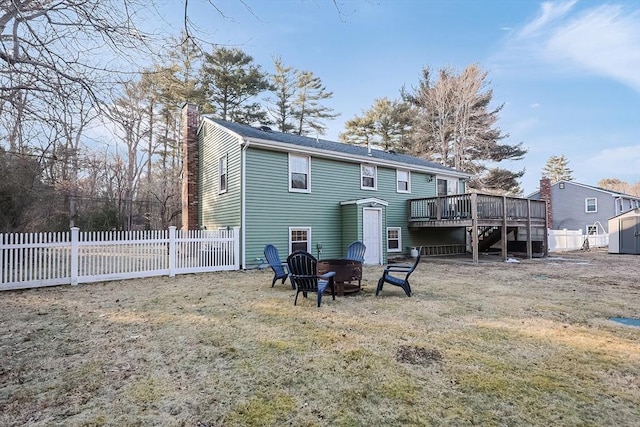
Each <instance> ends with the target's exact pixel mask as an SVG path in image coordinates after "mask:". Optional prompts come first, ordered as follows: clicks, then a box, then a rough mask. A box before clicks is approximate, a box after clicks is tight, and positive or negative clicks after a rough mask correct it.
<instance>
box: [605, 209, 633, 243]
mask: <svg viewBox="0 0 640 427" xmlns="http://www.w3.org/2000/svg"><path fill="white" fill-rule="evenodd" d="M609 253H610V254H635V255H640V208H635V209H632V210H630V211H627V212H624V213H621V214H620V215H616V216H614V217H613V218H609Z"/></svg>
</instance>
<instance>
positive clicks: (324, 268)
mask: <svg viewBox="0 0 640 427" xmlns="http://www.w3.org/2000/svg"><path fill="white" fill-rule="evenodd" d="M329 271H334V272H335V273H336V275H335V276H334V278H333V281H334V283H335V285H336V293H337V294H338V295H344V294H350V293H354V292H358V291H360V281H361V280H362V263H361V262H360V261H354V260H350V259H338V258H336V259H324V260H321V261H318V274H325V273H328V272H329Z"/></svg>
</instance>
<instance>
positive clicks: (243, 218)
mask: <svg viewBox="0 0 640 427" xmlns="http://www.w3.org/2000/svg"><path fill="white" fill-rule="evenodd" d="M248 147H249V142H247V141H246V140H244V141H243V142H242V150H241V151H240V168H241V172H240V175H241V177H240V244H241V245H242V253H241V254H240V259H241V261H242V269H243V270H246V269H247V263H246V261H247V250H246V247H247V246H246V237H247V236H246V229H247V227H246V209H247V207H246V203H247V196H246V187H247V184H246V182H247V181H246V179H247V174H246V170H247V148H248Z"/></svg>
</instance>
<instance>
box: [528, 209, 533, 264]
mask: <svg viewBox="0 0 640 427" xmlns="http://www.w3.org/2000/svg"><path fill="white" fill-rule="evenodd" d="M531 234H532V233H531V200H529V199H527V258H529V259H531V258H533V250H532V248H531Z"/></svg>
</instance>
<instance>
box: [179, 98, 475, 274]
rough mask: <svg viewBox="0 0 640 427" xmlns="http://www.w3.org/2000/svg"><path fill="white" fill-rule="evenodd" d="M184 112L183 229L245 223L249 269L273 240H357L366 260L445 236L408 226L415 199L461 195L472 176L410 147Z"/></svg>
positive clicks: (341, 244) (301, 245)
mask: <svg viewBox="0 0 640 427" xmlns="http://www.w3.org/2000/svg"><path fill="white" fill-rule="evenodd" d="M183 114H184V115H185V120H184V121H185V123H186V125H185V126H186V128H185V130H184V135H185V136H184V138H185V141H183V144H184V145H183V151H184V156H185V160H184V165H185V166H184V167H185V171H184V175H185V178H186V179H187V180H188V178H189V177H190V178H191V181H192V182H191V184H192V186H191V187H189V186H185V187H184V188H183V199H186V203H185V201H184V200H183V228H187V227H188V228H196V227H199V228H206V229H208V230H216V229H228V228H232V227H239V230H240V233H241V235H240V242H241V247H240V263H241V265H242V266H243V268H252V267H255V266H256V265H258V264H260V263H261V260H262V258H263V257H264V255H263V249H264V246H265V245H266V244H268V243H271V244H274V245H275V246H276V247H277V248H278V250H279V252H280V256H281V258H283V259H284V258H286V256H287V255H288V254H289V253H291V252H293V251H295V250H298V249H303V250H306V251H308V252H310V253H312V254H313V255H314V256H316V257H318V258H340V257H344V255H345V254H346V248H347V246H348V244H349V243H351V242H352V241H354V240H361V241H362V242H363V243H364V244H365V245H366V247H367V251H366V257H365V264H384V263H386V262H387V259H388V258H391V257H396V256H406V255H409V253H410V249H411V248H412V247H414V246H419V245H423V244H425V243H426V242H425V241H424V239H426V238H429V239H434V238H438V236H437V234H436V235H435V237H434V235H433V234H431V235H429V237H427V236H421V235H420V234H421V230H419V229H417V230H412V229H410V228H409V226H408V215H409V214H408V204H409V202H408V201H409V200H410V199H415V198H424V197H433V196H437V195H438V194H445V195H446V194H461V193H464V191H465V182H466V180H468V179H469V175H468V174H466V173H462V172H459V171H457V170H454V169H451V168H447V167H444V166H441V165H438V164H436V163H433V162H429V161H426V160H424V159H420V158H417V157H412V156H408V155H404V154H398V153H395V152H386V151H382V150H377V149H372V148H368V147H360V146H354V145H349V144H342V143H338V142H333V141H327V140H322V139H317V138H309V137H302V136H297V135H292V134H287V133H281V132H276V131H273V130H271V129H270V128H268V127H259V128H256V127H252V126H248V125H243V124H237V123H231V122H227V121H223V120H218V119H213V118H210V117H207V116H202V117H197V109H196V108H195V107H194V106H191V105H189V104H187V105H185V111H183ZM189 115H190V116H191V117H190V118H189V117H187V116H189ZM194 116H195V117H194ZM196 180H197V182H196ZM185 192H186V193H187V194H186V195H185V194H184V193H185ZM185 196H186V197H185ZM189 196H190V197H189ZM185 209H186V210H187V212H185ZM189 218H191V222H189ZM422 231H423V230H422ZM442 233H444V234H447V232H446V231H441V234H442ZM450 233H453V235H446V236H442V237H441V238H443V239H445V240H449V241H450V240H451V239H454V240H455V239H458V240H459V241H462V242H464V239H465V235H464V233H465V232H464V228H461V229H460V228H459V229H457V230H453V229H452V230H450Z"/></svg>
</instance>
